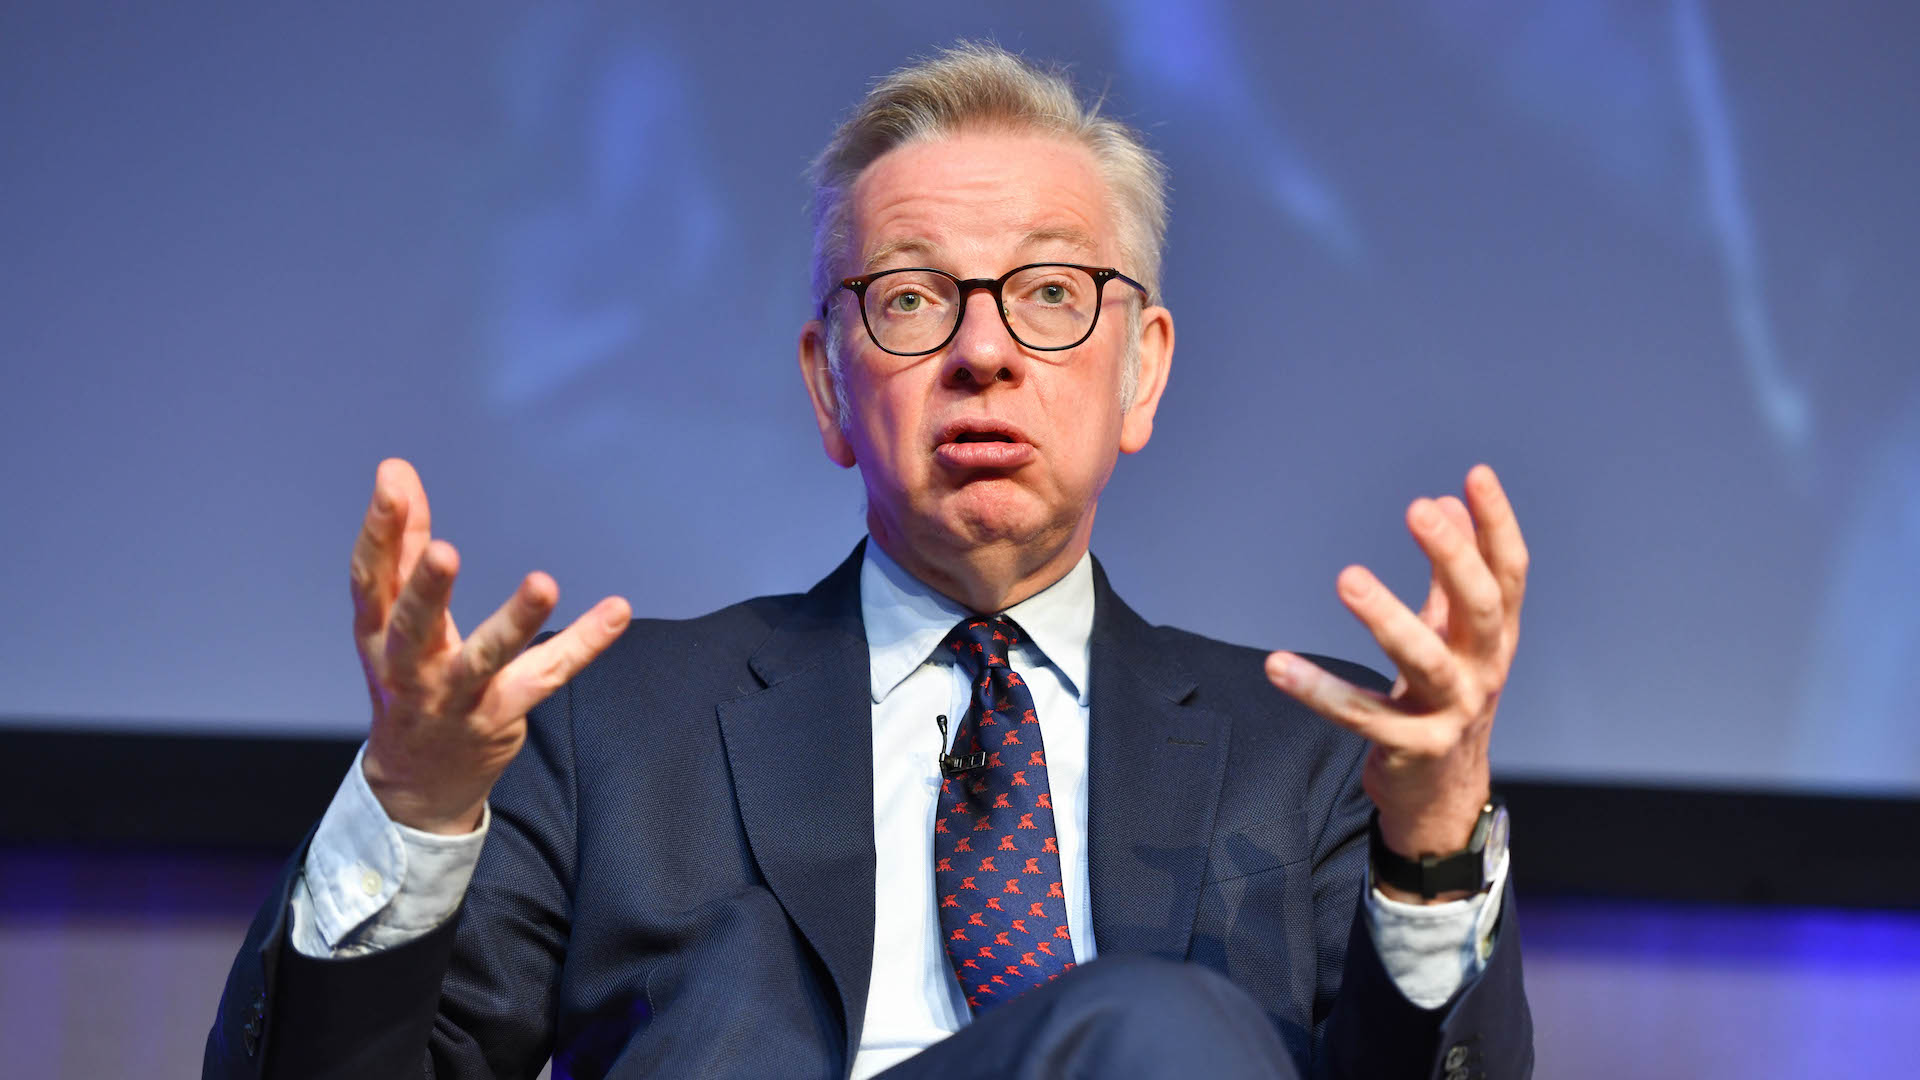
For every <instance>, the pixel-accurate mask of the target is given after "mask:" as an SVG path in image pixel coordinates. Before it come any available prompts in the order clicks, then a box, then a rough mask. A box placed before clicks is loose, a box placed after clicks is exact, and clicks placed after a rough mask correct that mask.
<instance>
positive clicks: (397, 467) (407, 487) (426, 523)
mask: <svg viewBox="0 0 1920 1080" xmlns="http://www.w3.org/2000/svg"><path fill="white" fill-rule="evenodd" d="M378 479H379V482H380V483H381V484H382V485H384V486H386V487H387V489H388V490H390V491H392V492H393V493H394V495H395V497H396V498H398V499H399V500H400V503H401V505H402V506H403V507H404V508H405V513H403V514H402V515H401V520H402V521H403V522H404V523H405V528H403V529H402V530H401V533H400V554H399V567H400V572H399V578H398V580H401V581H405V580H407V579H409V578H411V577H412V576H413V571H414V568H415V567H416V566H418V565H419V562H420V556H421V555H422V554H424V553H425V552H426V550H427V542H428V541H429V540H432V539H433V513H432V511H431V510H429V509H428V507H427V489H426V488H425V487H423V486H421V483H420V474H419V473H418V472H415V471H414V468H413V464H412V463H411V462H409V461H407V460H406V459H405V458H388V459H387V460H385V461H383V462H381V463H380V472H379V478H378Z"/></svg>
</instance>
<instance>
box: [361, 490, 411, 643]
mask: <svg viewBox="0 0 1920 1080" xmlns="http://www.w3.org/2000/svg"><path fill="white" fill-rule="evenodd" d="M384 472H385V470H384V469H382V470H380V471H377V472H375V474H374V478H373V498H372V500H371V501H370V502H369V503H368V504H367V516H366V517H365V518H364V519H363V520H362V521H361V522H360V535H359V536H357V537H355V538H354V541H353V557H352V558H351V559H350V560H349V561H348V563H347V581H348V585H349V586H350V588H351V590H352V593H353V632H354V636H355V637H358V638H360V639H361V640H363V641H364V640H366V639H368V638H370V637H372V636H373V635H375V634H378V633H379V632H380V630H381V629H382V628H383V627H385V626H386V625H387V613H388V611H389V610H391V609H392V607H393V598H394V596H395V594H396V593H398V592H399V591H400V580H401V579H400V569H399V564H400V534H401V529H402V528H403V526H404V524H405V515H406V502H405V501H404V499H403V498H402V496H401V495H400V494H399V493H398V492H397V491H396V489H395V488H394V486H393V485H391V484H389V483H386V482H384V479H385V478H384V477H383V475H382V473H384Z"/></svg>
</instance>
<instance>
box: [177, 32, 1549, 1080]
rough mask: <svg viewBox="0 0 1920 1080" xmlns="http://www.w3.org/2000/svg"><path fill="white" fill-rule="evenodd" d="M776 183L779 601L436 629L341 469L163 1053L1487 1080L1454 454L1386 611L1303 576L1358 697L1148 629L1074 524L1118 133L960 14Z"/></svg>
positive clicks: (435, 554)
mask: <svg viewBox="0 0 1920 1080" xmlns="http://www.w3.org/2000/svg"><path fill="white" fill-rule="evenodd" d="M816 192H817V200H816V202H817V205H816V215H815V256H816V267H815V284H816V287H817V292H818V296H819V300H820V302H821V308H820V318H819V319H818V320H816V321H813V322H810V323H808V324H807V325H806V327H805V328H804V329H803V331H802V333H801V338H800V349H799V353H800V366H801V372H802V375H803V377H804V379H805V382H806V386H807V391H808V394H809V396H810V398H811V400H812V403H813V408H814V412H815V416H816V418H817V419H818V422H819V428H820V435H821V440H822V443H823V445H824V447H825V450H826V452H827V455H828V457H829V458H830V459H832V460H833V461H834V462H836V463H837V464H839V465H841V466H844V467H857V468H858V469H859V470H860V476H861V479H862V481H863V482H864V484H865V487H866V494H867V502H868V515H867V524H868V531H869V537H868V539H867V540H866V541H863V542H862V544H861V545H860V546H859V547H857V548H856V549H855V551H854V554H853V555H852V556H851V557H850V558H849V559H848V560H847V561H846V562H845V563H844V564H843V565H842V566H841V567H840V568H839V569H838V570H836V571H835V572H834V573H833V574H832V575H830V576H829V577H828V578H827V579H826V580H824V581H822V582H821V583H820V584H819V585H817V586H816V587H815V588H814V589H813V590H812V591H811V592H809V593H808V594H806V595H805V596H781V597H762V598H759V599H755V600H749V601H747V602H745V603H743V604H739V605H736V606H734V607H731V608H727V609H724V610H722V611H719V612H716V613H714V614H712V615H709V616H706V617H703V618H700V619H694V620H689V621H686V622H639V623H633V624H632V625H629V612H628V608H627V605H626V603H625V602H624V601H622V600H619V599H617V598H608V599H606V600H603V601H601V602H600V603H599V604H597V605H596V606H594V607H593V608H592V609H591V610H589V611H588V612H587V613H586V614H584V615H582V616H581V617H580V618H579V619H578V620H576V621H575V622H574V623H573V624H572V625H570V626H568V627H567V628H566V629H565V630H563V631H561V632H560V633H558V634H556V635H554V636H552V637H550V638H547V639H546V640H544V641H542V642H540V643H537V644H534V645H533V646H532V647H531V648H527V649H525V651H524V652H522V651H521V650H522V649H523V647H525V646H526V645H527V643H528V642H529V641H530V640H531V639H532V638H533V637H534V635H535V633H536V632H537V631H538V628H539V627H540V625H541V624H542V623H543V622H544V621H545V619H546V618H547V616H548V615H549V614H550V613H551V611H552V609H553V606H554V603H555V599H556V595H557V592H556V587H555V585H554V583H553V582H552V581H551V579H549V578H547V577H545V576H544V575H540V574H533V575H529V576H528V577H527V578H526V579H525V580H524V581H523V582H522V584H521V585H520V587H519V589H518V591H517V592H516V593H515V595H514V596H513V597H512V598H511V599H510V600H508V602H507V603H506V604H505V605H504V606H503V607H501V609H500V610H499V611H497V612H496V613H495V614H494V615H493V616H492V617H490V618H489V619H488V620H486V621H485V622H484V623H483V624H482V625H481V626H479V627H478V628H476V629H475V630H474V632H473V633H472V634H471V635H469V636H467V637H465V638H462V637H461V636H460V635H459V633H458V632H457V631H456V630H455V628H454V627H453V625H452V623H451V621H450V619H449V618H448V616H447V612H446V606H447V599H448V596H449V594H450V590H451V588H452V584H453V579H454V576H455V573H456V571H457V569H458V556H457V554H456V552H455V551H454V549H453V548H452V547H451V546H450V545H449V544H447V543H446V541H444V540H440V539H434V538H432V537H431V533H430V522H429V519H428V510H427V501H426V496H425V493H424V491H423V490H422V488H421V486H420V482H419V479H418V477H417V476H416V475H415V474H414V472H413V470H412V469H411V467H409V466H407V465H406V464H405V463H404V462H398V461H389V462H386V463H383V464H382V466H381V468H380V470H379V473H378V476H377V477H376V481H375V490H374V496H373V501H372V505H371V506H370V508H369V510H368V513H367V519H366V522H365V524H364V526H363V529H362V531H361V535H360V538H359V541H358V543H357V545H356V547H355V552H354V558H353V564H352V579H353V592H354V598H355V605H356V616H355V626H354V629H355V634H356V637H357V639H358V642H359V647H360V653H361V657H362V660H363V663H364V666H365V669H366V675H367V681H368V687H369V690H370V692H371V696H372V702H373V724H372V729H371V732H370V735H369V738H368V741H367V745H366V747H365V749H364V750H363V752H362V756H361V759H360V760H359V761H358V762H356V765H355V767H354V769H353V770H352V771H351V772H350V774H349V776H348V777H347V780H346V781H345V782H344V783H343V784H342V787H341V790H340V794H339V796H338V797H337V798H336V799H335V802H334V804H333V805H332V806H331V807H330V808H329V809H328V811H327V815H326V817H325V818H323V819H322V822H321V824H320V825H319V827H318V828H317V829H316V831H315V834H314V836H313V837H312V838H311V840H310V843H309V844H308V845H307V847H306V849H305V851H304V852H303V854H302V855H301V856H299V857H297V858H296V859H295V860H294V861H293V863H292V864H291V865H290V867H289V870H288V874H287V877H286V879H285V881H284V882H283V883H282V887H281V889H280V890H278V892H277V893H276V895H275V896H273V897H272V898H270V900H269V901H268V903H267V905H266V906H265V908H264V909H263V910H262V912H261V915H260V917H259V918H258V919H257V920H256V922H255V925H254V927H253V929H252V931H251V933H250V934H249V937H248V941H247V943H246V944H245V945H244V946H243V947H242V949H241V953H240V956H239V958H238V960H237V961H236V963H235V966H234V970H233V973H232V975H231V976H230V978H229V981H228V985H227V988H226V994H225V996H224V998H223V1001H222V1006H221V1015H220V1018H219V1019H218V1020H217V1021H216V1024H215V1027H214V1029H213V1031H212V1033H211V1035H210V1037H209V1040H208V1052H207V1066H206V1071H207V1074H208V1075H217V1076H254V1075H270V1076H313V1075H325V1076H335V1075H338V1076H378V1075H419V1074H420V1073H421V1072H422V1071H423V1068H424V1071H425V1072H426V1073H427V1074H429V1075H434V1076H440V1077H447V1076H460V1077H496V1076H498V1077H504V1076H526V1075H532V1074H533V1073H534V1072H536V1071H537V1070H538V1069H539V1067H540V1065H541V1063H542V1062H543V1061H544V1060H545V1059H546V1058H547V1056H548V1055H549V1054H552V1055H553V1059H554V1064H555V1073H556V1075H565V1076H573V1077H586V1076H594V1077H598V1076H622V1077H638V1076H670V1077H682V1076H739V1077H785V1076H808V1077H839V1076H847V1075H849V1074H851V1075H853V1076H856V1077H867V1076H872V1075H876V1074H879V1073H881V1072H882V1071H887V1075H888V1076H893V1077H900V1078H912V1077H949V1076H953V1077H958V1076H1031V1077H1043V1076H1101V1077H1109V1076H1111V1077H1164V1076H1173V1075H1186V1074H1194V1075H1205V1076H1234V1077H1238V1076H1285V1075H1289V1074H1293V1073H1299V1074H1311V1075H1344V1076H1369V1077H1370V1076H1398V1075H1407V1076H1415V1075H1419V1076H1424V1075H1436V1076H1437V1075H1445V1076H1447V1077H1449V1078H1451V1077H1460V1076H1467V1075H1498V1076H1514V1075H1524V1074H1526V1073H1527V1072H1528V1071H1529V1070H1530V1068H1531V1058H1532V1051H1531V1027H1530V1021H1529V1019H1528V1015H1527V1010H1526V1004H1525V999H1524V994H1523V992H1522V990H1521V985H1520V966H1519V965H1520V961H1519V955H1518V941H1517V935H1516V933H1515V931H1514V928H1513V914H1512V906H1513V905H1512V901H1511V897H1510V895H1507V890H1506V884H1505V879H1506V859H1505V855H1504V829H1503V828H1501V827H1499V826H1500V825H1502V824H1503V822H1504V818H1503V816H1502V813H1501V812H1499V811H1496V810H1495V809H1494V808H1492V807H1491V805H1490V804H1489V795H1488V771H1487V762H1486V750H1487V742H1488V735H1489V732H1490V729H1491V725H1492V721H1493V715H1494V708H1495V705H1496V703H1497V700H1498V696H1499V691H1500V688H1501V686H1502V685H1503V683H1504V681H1505V678H1506V673H1507V668H1508V665H1509V662H1510V661H1511V658H1512V654H1513V648H1514V642H1515V638H1516V636H1517V632H1518V612H1519V605H1520V600H1521V593H1522V590H1523V588H1524V582H1525V573H1526V566H1525V564H1526V554H1525V549H1524V546H1523V545H1522V542H1521V538H1520V534H1519V529H1518V526H1517V524H1516V522H1515V520H1514V517H1513V514H1512V511H1511V509H1510V507H1509V506H1508V504H1507V502H1506V500H1505V497H1504V495H1503V494H1502V493H1501V490H1500V487H1499V484H1498V482H1497V480H1496V479H1495V478H1494V476H1493V474H1492V472H1491V471H1490V470H1488V469H1486V468H1484V467H1481V468H1477V469H1475V470H1474V472H1472V473H1471V474H1469V476H1468V479H1467V487H1466V502H1465V503H1462V502H1461V501H1460V500H1458V499H1454V498H1445V499H1440V500H1427V499H1423V500H1420V501H1417V502H1416V503H1414V504H1413V506H1412V507H1411V508H1410V509H1409V513H1408V522H1409V526H1410V528H1411V529H1412V532H1413V534H1414V537H1415V539H1416V541H1418V542H1419V544H1420V545H1421V546H1422V548H1423V549H1425V551H1426V552H1427V553H1428V555H1429V556H1430V557H1431V559H1432V561H1433V565H1434V582H1433V587H1432V591H1431V595H1430V597H1429V599H1428V601H1427V604H1426V607H1425V609H1424V610H1423V611H1422V612H1421V613H1419V614H1417V615H1416V614H1415V613H1414V612H1412V611H1409V610H1408V609H1406V608H1405V607H1404V606H1402V605H1401V604H1400V603H1399V601H1397V600H1396V599H1394V598H1393V597H1392V596H1391V595H1390V594H1389V593H1388V592H1387V591H1386V590H1385V589H1384V588H1383V587H1382V586H1381V585H1380V584H1379V583H1378V582H1377V581H1376V580H1375V579H1374V578H1373V577H1372V576H1371V575H1370V574H1368V573H1367V572H1366V571H1364V570H1362V569H1359V568H1357V567H1355V568H1350V569H1348V570H1347V571H1345V572H1344V573H1342V575H1341V576H1340V579H1339V589H1340V594H1341V596H1342V598H1343V600H1344V601H1345V602H1346V603H1347V605H1348V606H1349V607H1350V608H1351V609H1352V610H1353V611H1354V613H1355V614H1356V615H1357V616H1358V617H1360V618H1361V619H1362V620H1363V621H1364V622H1365V623H1366V624H1367V625H1368V626H1369V627H1370V628H1371V629H1372V631H1373V632H1374V634H1375V636H1376V638H1377V639H1378V640H1379V642H1380V644H1381V645H1382V647H1383V648H1384V650H1385V651H1386V652H1387V654H1388V655H1389V656H1390V657H1391V658H1392V659H1393V660H1394V661H1395V663H1396V664H1397V665H1398V666H1399V668H1400V678H1399V680H1398V681H1397V682H1395V683H1394V684H1393V685H1392V687H1391V688H1389V687H1387V686H1386V684H1385V681H1384V680H1380V679H1378V678H1377V677H1376V676H1373V675H1372V674H1371V673H1369V672H1367V671H1365V669H1362V668H1359V667H1357V666H1354V665H1350V664H1343V663H1341V662H1338V661H1316V662H1309V661H1307V660H1305V659H1303V658H1301V657H1299V656H1296V655H1294V654H1291V653H1274V654H1271V655H1270V656H1268V657H1267V658H1266V660H1265V664H1264V671H1263V670H1262V666H1261V664H1260V659H1261V658H1260V654H1258V653H1255V652H1253V651H1251V650H1246V649H1241V648H1237V647H1233V646H1227V645H1223V644H1220V643H1217V642H1212V641H1208V640H1206V639H1204V638H1200V637H1197V636H1195V635H1191V634H1187V633H1184V632H1182V631H1177V630H1171V629H1167V628H1156V627H1151V626H1148V625H1147V624H1146V623H1144V622H1143V621H1142V620H1140V618H1139V617H1138V616H1137V615H1135V614H1133V612H1132V611H1130V610H1129V609H1128V608H1127V607H1126V606H1125V605H1124V604H1123V603H1121V601H1120V600H1119V599H1118V597H1117V596H1115V595H1114V593H1113V591H1112V589H1111V587H1110V586H1109V585H1108V583H1107V581H1106V578H1105V576H1104V574H1103V573H1102V572H1101V571H1100V569H1099V567H1098V565H1097V564H1096V563H1094V562H1093V561H1092V559H1091V556H1090V555H1089V554H1088V549H1089V539H1090V535H1091V530H1092V525H1093V518H1094V512H1095V509H1096V505H1097V503H1098V499H1099V494H1100V491H1101V489H1102V487H1103V486H1104V485H1105V483H1106V480H1107V478H1108V476H1109V475H1110V473H1111V470H1112V469H1113V467H1114V464H1115V462H1116V459H1117V457H1118V455H1119V453H1121V452H1127V453H1131V452H1134V451H1137V450H1139V449H1141V448H1142V447H1144V446H1145V445H1146V444H1147V442H1148V439H1149V437H1150V436H1151V434H1152V427H1153V417H1154V411H1155V408H1156V407H1157V405H1158V402H1159V400H1160V396H1161V394H1162V392H1163V391H1164V390H1165V388H1166V385H1167V376H1168V371H1169V364H1170V361H1171V358H1172V354H1173V319H1172V316H1171V314H1170V313H1169V312H1168V311H1167V310H1166V309H1165V308H1164V307H1160V306H1157V305H1155V304H1153V299H1154V297H1155V296H1156V295H1157V293H1158V272H1159V251H1160V244H1161V237H1162V235H1163V233H1164V224H1165V211H1164V197H1163V194H1162V180H1161V176H1160V169H1159V166H1158V164H1157V162H1156V161H1155V160H1154V159H1153V157H1152V156H1151V154H1149V153H1148V152H1147V151H1146V150H1145V149H1144V148H1143V147H1141V145H1140V144H1139V143H1138V141H1137V140H1136V139H1135V138H1134V137H1133V136H1132V135H1131V134H1130V133H1128V132H1127V131H1126V130H1125V129H1124V128H1122V127H1120V126H1119V125H1117V124H1114V123H1112V122H1110V121H1106V120H1103V119H1100V118H1098V117H1095V116H1093V115H1091V114H1090V113H1089V112H1088V111H1087V110H1085V109H1083V107H1082V106H1081V105H1080V104H1079V103H1078V102H1077V101H1076V100H1075V99H1074V97H1073V94H1072V91H1071V89H1070V88H1069V87H1067V85H1066V84H1065V83H1064V81H1062V80H1060V79H1058V78H1057V77H1054V76H1051V75H1048V74H1046V73H1043V72H1040V71H1037V70H1035V69H1033V68H1032V67H1030V66H1028V65H1027V64H1025V63H1024V62H1023V61H1021V60H1019V59H1017V58H1015V57H1013V56H1011V55H1009V54H1006V53H1004V52H1000V51H998V50H995V49H990V48H982V47H973V46H963V47H961V48H958V49H954V50H950V51H948V52H946V53H944V54H942V55H940V56H939V57H936V58H935V59H933V60H931V61H928V62H925V63H923V64H920V65H917V66H915V67H912V68H908V69H906V70H904V71H902V72H899V73H896V74H895V75H894V76H893V77H891V78H889V79H888V80H886V81H884V82H883V83H882V84H881V85H879V86H878V87H876V88H875V90H874V91H873V92H872V93H871V94H870V95H869V96H868V98H867V100H866V101H865V103H864V104H863V105H862V107H861V109H860V110H859V111H858V112H857V113H856V114H855V116H854V117H853V118H852V119H851V120H849V121H848V122H847V124H846V125H845V126H843V127H842V129H841V130H840V132H839V133H838V134H837V135H836V136H835V139H834V141H833V143H832V144H831V145H830V146H829V147H828V149H827V151H826V152H825V153H824V154H823V155H822V158H821V159H820V162H819V163H818V166H817V168H816ZM1275 687H1278V688H1280V689H1281V690H1284V691H1286V694H1281V693H1278V692H1276V691H1275V689H1274V688H1275ZM1288 695H1291V696H1290V697H1289V696H1288ZM1301 703H1304V705H1305V706H1306V707H1310V708H1311V709H1312V710H1315V711H1317V712H1319V713H1320V714H1322V715H1324V716H1325V717H1327V718H1330V719H1332V720H1333V721H1334V722H1335V724H1328V723H1326V722H1325V721H1324V720H1322V719H1320V718H1319V717H1316V716H1315V715H1313V713H1312V712H1309V711H1308V708H1303V707H1302V704H1301ZM1335 725H1338V726H1335ZM1363 788H1364V793H1363V790H1362V789H1363ZM1369 797H1370V798H1371V803H1372V805H1373V806H1375V807H1377V809H1378V815H1377V824H1376V825H1375V827H1374V828H1373V830H1372V831H1371V834H1370V830H1369V805H1368V802H1369ZM1370 835H1371V837H1372V839H1371V841H1370ZM1370 844H1371V849H1372V854H1373V858H1372V865H1373V867H1374V874H1375V877H1376V880H1375V884H1374V887H1373V888H1371V889H1368V888H1366V886H1367V883H1368V881H1369V870H1368V866H1369V859H1368V853H1369V850H1370ZM1420 856H1441V857H1445V858H1444V860H1442V861H1436V860H1429V861H1428V865H1427V867H1426V868H1425V869H1423V868H1422V866H1421V864H1420V863H1418V862H1414V861H1412V860H1415V859H1418V858H1419V857H1420ZM476 860H477V864H476ZM1363 893H1364V897H1363ZM1096 956H1097V957H1099V959H1096ZM1221 976H1225V977H1224V978H1222V977H1221Z"/></svg>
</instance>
